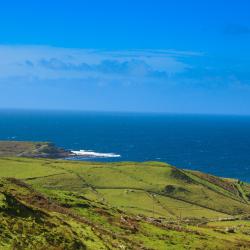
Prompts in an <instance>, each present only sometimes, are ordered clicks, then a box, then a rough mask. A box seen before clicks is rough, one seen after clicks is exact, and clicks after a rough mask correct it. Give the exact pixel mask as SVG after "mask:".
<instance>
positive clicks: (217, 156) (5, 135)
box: [0, 110, 250, 181]
mask: <svg viewBox="0 0 250 250" xmlns="http://www.w3.org/2000/svg"><path fill="white" fill-rule="evenodd" d="M10 139H11V140H32V141H52V142H54V143H56V144H57V145H58V146H61V147H64V148H66V149H72V150H80V149H85V150H93V151H96V152H104V153H105V152H106V153H111V152H112V153H116V154H120V155H121V157H120V158H102V159H100V160H101V161H113V160H115V161H154V160H157V161H164V162H168V163H171V164H173V165H175V166H178V167H181V168H189V169H197V170H201V171H204V172H208V173H212V174H215V175H219V176H225V177H235V178H239V179H242V180H246V181H250V117H247V116H245V117H244V116H208V115H163V114H128V113H98V112H54V111H53V112H52V111H10V110H2V111H0V140H10Z"/></svg>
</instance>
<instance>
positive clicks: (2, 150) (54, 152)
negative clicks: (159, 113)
mask: <svg viewBox="0 0 250 250" xmlns="http://www.w3.org/2000/svg"><path fill="white" fill-rule="evenodd" d="M69 155H70V152H68V151H66V150H64V149H61V148H57V147H56V146H55V145H54V144H53V143H50V142H26V141H0V157H3V156H22V157H39V158H65V157H67V156H69Z"/></svg>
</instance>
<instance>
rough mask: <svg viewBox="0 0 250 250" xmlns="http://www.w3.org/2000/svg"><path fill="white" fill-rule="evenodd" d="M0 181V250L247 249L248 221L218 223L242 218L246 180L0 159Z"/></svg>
mask: <svg viewBox="0 0 250 250" xmlns="http://www.w3.org/2000/svg"><path fill="white" fill-rule="evenodd" d="M0 177H1V182H0V192H1V195H0V216H1V221H2V223H1V226H0V230H1V234H0V249H1V247H2V249H8V248H9V249H12V248H13V246H15V247H16V249H36V248H37V249H45V247H46V248H47V249H85V248H88V249H109V248H111V249H181V248H184V247H185V248H190V249H216V247H217V249H244V246H245V247H246V249H247V248H250V237H249V234H250V223H249V222H248V221H247V220H244V221H240V220H234V221H219V220H218V219H220V220H221V219H222V218H228V217H231V218H235V217H240V218H241V219H243V218H246V217H247V216H249V214H250V205H249V204H248V199H249V192H250V186H249V185H248V184H246V183H242V182H233V181H231V180H225V179H222V178H218V177H213V176H211V175H206V174H203V173H200V172H193V171H185V170H180V169H176V168H174V167H172V166H170V165H167V164H163V163H157V162H148V163H133V162H128V163H106V164H104V163H90V162H72V161H62V160H48V159H28V158H0ZM8 177H15V178H17V179H20V180H21V181H17V180H16V179H8ZM6 178H7V179H6ZM25 183H27V184H29V185H30V186H28V185H27V184H25ZM157 218H160V219H157ZM208 221H209V222H208ZM213 221H214V222H213ZM207 222H208V223H207ZM229 231H233V232H234V233H230V232H229ZM35 246H36V248H35ZM240 247H241V248H240Z"/></svg>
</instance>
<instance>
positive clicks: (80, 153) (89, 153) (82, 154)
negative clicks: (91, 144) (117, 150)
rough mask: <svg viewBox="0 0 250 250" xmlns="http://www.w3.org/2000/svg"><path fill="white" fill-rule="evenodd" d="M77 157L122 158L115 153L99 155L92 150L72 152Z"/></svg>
mask: <svg viewBox="0 0 250 250" xmlns="http://www.w3.org/2000/svg"><path fill="white" fill-rule="evenodd" d="M71 153H72V154H74V155H75V156H80V157H98V158H111V157H121V155H119V154H114V153H98V152H94V151H91V150H79V151H71Z"/></svg>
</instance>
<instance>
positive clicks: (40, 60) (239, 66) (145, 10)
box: [0, 0, 250, 114]
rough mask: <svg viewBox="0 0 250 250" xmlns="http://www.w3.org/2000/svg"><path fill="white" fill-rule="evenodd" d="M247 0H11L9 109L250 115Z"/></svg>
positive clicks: (7, 8)
mask: <svg viewBox="0 0 250 250" xmlns="http://www.w3.org/2000/svg"><path fill="white" fill-rule="evenodd" d="M249 10H250V2H249V1H247V0H239V1H237V2H236V1H235V0H227V1H224V0H217V1H215V0H210V1H208V0H207V1H198V0H189V1H186V0H175V1H168V0H164V1H163V0H162V1H160V0H145V1H141V0H133V1H132V0H126V1H125V0H119V1H117V0H116V1H115V0H113V1H112V0H106V1H101V0H99V1H97V0H91V1H90V0H89V1H88V0H81V1H80V0H79V1H77V0H71V1H68V0H61V1H59V0H54V1H48V0H43V1H28V0H26V1H17V0H16V1H14V0H12V1H8V2H7V1H5V3H1V6H0V108H33V109H36V108H37V109H70V110H72V109H73V110H74V109H76V110H105V111H143V112H171V113H222V114H250V70H249V69H250V45H249V44H250V14H249Z"/></svg>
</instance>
